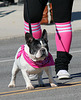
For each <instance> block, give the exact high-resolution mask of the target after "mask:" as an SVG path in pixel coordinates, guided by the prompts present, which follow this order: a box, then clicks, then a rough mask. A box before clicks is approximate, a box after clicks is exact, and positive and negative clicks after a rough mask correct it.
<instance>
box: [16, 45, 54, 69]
mask: <svg viewBox="0 0 81 100" xmlns="http://www.w3.org/2000/svg"><path fill="white" fill-rule="evenodd" d="M21 54H23V57H24V59H25V60H26V62H27V63H28V64H30V65H31V66H32V67H34V68H41V67H47V66H53V65H55V63H54V60H53V57H52V55H51V54H50V53H49V54H48V57H46V58H45V59H44V60H43V61H36V62H35V61H32V60H31V59H30V58H29V56H28V54H27V53H26V52H25V51H24V45H21V50H20V51H19V52H18V55H17V59H18V58H19V57H20V56H21Z"/></svg>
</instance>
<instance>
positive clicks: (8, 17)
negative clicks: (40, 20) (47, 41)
mask: <svg viewBox="0 0 81 100" xmlns="http://www.w3.org/2000/svg"><path fill="white" fill-rule="evenodd" d="M1 4H2V2H0V5H1ZM41 27H42V29H44V28H45V29H46V30H47V31H48V33H49V34H51V33H55V25H54V24H52V25H41ZM72 29H73V32H74V31H76V30H81V0H74V4H73V10H72ZM21 36H24V19H23V4H21V5H10V6H8V7H0V39H9V38H14V37H21Z"/></svg>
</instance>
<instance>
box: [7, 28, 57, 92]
mask: <svg viewBox="0 0 81 100" xmlns="http://www.w3.org/2000/svg"><path fill="white" fill-rule="evenodd" d="M25 40H26V44H25V45H22V46H21V47H20V48H19V49H18V51H17V53H16V56H15V61H14V64H13V68H12V77H11V81H10V84H9V85H8V87H15V78H16V74H17V72H18V71H19V70H21V72H22V75H23V77H24V80H25V82H26V89H28V90H31V89H34V86H33V85H32V83H31V80H30V78H29V75H33V74H37V76H38V82H39V85H40V86H44V83H43V81H42V71H43V70H44V71H45V72H46V73H47V75H48V78H49V83H50V85H51V87H56V86H57V83H56V82H55V80H54V79H53V77H52V73H51V69H50V65H54V62H53V58H52V56H51V54H50V53H49V47H48V39H47V32H46V30H45V29H44V30H43V33H42V36H41V38H40V39H34V38H33V36H32V35H31V34H30V33H26V34H25Z"/></svg>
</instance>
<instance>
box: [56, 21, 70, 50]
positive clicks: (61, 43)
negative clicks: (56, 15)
mask: <svg viewBox="0 0 81 100" xmlns="http://www.w3.org/2000/svg"><path fill="white" fill-rule="evenodd" d="M55 24H56V37H55V39H56V46H57V51H63V52H69V50H70V45H71V40H72V27H71V22H65V23H55Z"/></svg>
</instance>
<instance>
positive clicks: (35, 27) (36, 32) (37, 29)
mask: <svg viewBox="0 0 81 100" xmlns="http://www.w3.org/2000/svg"><path fill="white" fill-rule="evenodd" d="M31 29H32V34H33V37H34V38H35V39H39V38H41V35H42V30H41V26H40V22H38V23H31ZM24 30H25V34H26V33H27V32H28V33H30V32H29V23H27V22H26V21H24Z"/></svg>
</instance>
